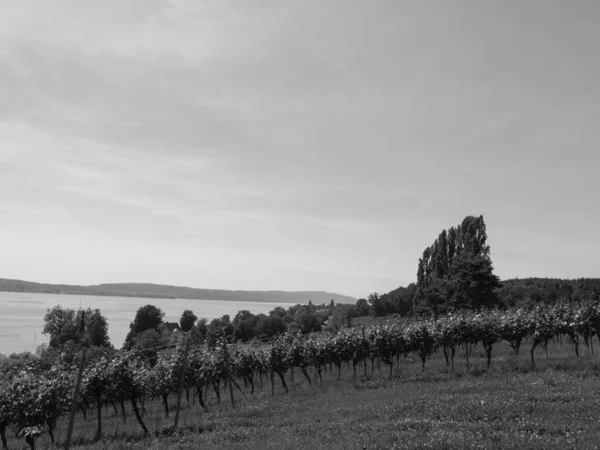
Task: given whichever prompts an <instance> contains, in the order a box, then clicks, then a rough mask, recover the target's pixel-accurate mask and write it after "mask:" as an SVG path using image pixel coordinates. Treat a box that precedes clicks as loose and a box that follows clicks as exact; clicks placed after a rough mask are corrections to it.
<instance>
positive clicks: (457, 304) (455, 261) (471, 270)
mask: <svg viewBox="0 0 600 450" xmlns="http://www.w3.org/2000/svg"><path fill="white" fill-rule="evenodd" d="M498 287H500V281H499V278H498V277H497V276H495V275H494V274H493V266H492V261H491V258H490V247H489V245H487V231H486V226H485V222H484V220H483V216H479V217H475V216H467V217H465V218H464V220H463V221H462V223H460V224H459V225H458V226H456V227H451V228H450V229H449V230H448V231H446V230H442V232H441V233H440V235H439V236H438V238H437V239H436V240H435V242H434V243H433V244H432V245H431V246H429V247H427V248H426V249H425V250H424V251H423V256H422V257H421V258H420V259H419V264H418V268H417V285H416V288H417V289H416V291H415V294H414V305H413V309H414V312H415V313H420V314H423V313H433V314H434V315H436V314H439V313H442V312H450V311H452V310H455V309H464V308H466V309H480V308H482V307H490V306H497V305H499V301H498V298H497V295H496V293H495V289H496V288H498Z"/></svg>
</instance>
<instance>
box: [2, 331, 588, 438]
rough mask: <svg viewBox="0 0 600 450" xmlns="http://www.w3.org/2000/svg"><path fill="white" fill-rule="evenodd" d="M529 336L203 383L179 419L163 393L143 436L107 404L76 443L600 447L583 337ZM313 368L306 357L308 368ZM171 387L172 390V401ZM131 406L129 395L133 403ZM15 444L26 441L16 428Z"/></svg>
mask: <svg viewBox="0 0 600 450" xmlns="http://www.w3.org/2000/svg"><path fill="white" fill-rule="evenodd" d="M529 346H530V344H529V343H528V342H527V343H525V344H524V345H523V349H522V350H523V351H522V352H521V356H515V355H514V352H513V350H512V349H511V348H510V347H509V346H508V345H506V344H504V343H501V344H498V345H496V346H495V347H494V354H493V363H492V366H491V368H490V369H489V370H488V369H487V363H486V358H485V352H484V350H483V348H482V346H481V345H478V346H476V347H475V348H474V349H473V350H472V354H471V355H470V364H469V369H467V366H466V361H465V359H464V353H463V354H461V352H458V353H457V358H456V364H455V371H454V372H452V371H448V370H447V368H446V364H445V360H444V357H443V355H442V353H441V351H440V352H438V353H437V354H436V355H434V356H433V357H432V358H431V359H430V360H429V361H428V363H427V367H426V369H425V372H424V373H421V364H420V361H418V358H413V357H412V356H411V355H409V356H408V357H405V358H401V359H400V364H398V365H397V366H395V370H394V372H393V377H392V378H391V379H390V378H389V372H388V370H387V367H388V366H386V365H384V364H381V367H380V369H379V368H378V365H375V369H374V371H373V372H371V367H370V364H367V370H368V376H366V377H365V376H364V371H363V367H362V366H361V367H360V370H358V374H359V375H358V376H357V378H356V379H354V377H353V371H352V368H351V367H346V365H344V370H342V377H341V379H340V380H339V381H338V380H337V371H336V370H335V367H334V370H333V373H330V372H329V370H327V371H326V373H325V375H324V377H323V385H322V387H319V385H318V384H317V383H312V385H308V383H307V381H306V380H305V379H304V378H303V377H302V376H301V374H300V373H299V371H298V370H297V369H296V376H295V378H294V383H291V382H290V374H288V376H287V379H288V385H289V386H290V392H289V393H287V394H286V393H285V391H284V390H283V388H282V387H281V384H280V383H279V380H277V383H276V385H275V393H274V395H273V396H271V386H270V382H267V381H266V380H265V382H264V384H263V386H262V388H261V386H260V384H259V383H258V382H257V383H256V385H257V389H256V391H255V393H254V394H253V395H251V394H250V393H249V392H250V391H249V389H244V388H243V386H242V390H243V393H240V392H239V391H237V390H235V400H236V407H235V408H232V407H231V405H230V404H229V403H228V401H227V400H228V396H226V395H224V394H222V400H221V402H220V403H218V402H217V399H216V397H215V393H214V392H213V391H212V390H208V398H207V399H206V400H207V404H206V406H207V407H206V409H204V408H202V407H200V405H199V404H198V403H197V402H196V401H195V400H194V399H192V398H190V402H189V403H188V402H187V401H186V400H185V396H184V400H183V403H182V410H181V416H180V421H179V428H178V430H177V431H176V432H175V433H173V428H172V427H173V414H172V415H171V416H170V417H167V418H165V416H164V408H163V405H162V404H161V402H160V401H159V400H156V401H152V402H151V401H149V400H147V401H146V404H145V408H146V414H145V417H144V420H145V422H146V425H147V426H148V428H149V430H150V434H151V436H150V437H146V436H145V435H144V434H143V432H142V430H141V429H140V427H139V424H138V423H137V422H136V420H135V418H134V417H133V413H132V412H131V411H130V408H128V409H127V418H126V419H125V420H123V418H122V417H121V416H120V414H115V411H113V410H112V407H111V408H109V409H108V411H107V413H105V414H104V424H103V428H104V430H106V431H105V433H104V437H103V439H102V440H101V441H99V442H95V443H94V442H93V436H94V433H95V430H96V429H95V423H96V419H95V414H94V412H93V411H91V410H90V411H89V412H88V414H87V418H85V419H84V418H83V416H82V415H81V414H78V415H77V417H76V424H75V433H74V444H75V445H73V446H72V448H82V449H90V450H91V449H94V450H100V449H103V450H104V449H140V450H141V449H146V450H150V449H171V448H182V449H192V448H266V449H295V448H305V449H306V448H333V449H347V448H357V449H380V448H382V449H383V448H389V449H392V448H397V449H402V448H415V449H417V448H421V449H471V448H484V449H515V448H525V449H563V450H564V449H594V448H600V360H599V359H598V356H597V355H593V354H592V353H591V350H590V349H589V348H587V347H582V348H581V352H580V356H579V357H576V356H575V354H574V352H573V350H572V348H571V346H570V345H567V344H566V343H564V342H563V343H561V341H553V342H551V343H550V344H549V345H548V356H547V355H546V353H545V351H544V350H543V349H542V348H539V349H536V351H535V353H536V365H535V367H534V366H532V364H531V361H530V358H529ZM311 370H312V368H309V372H310V373H311V376H312V372H311ZM175 402H176V398H175V395H171V396H170V397H169V403H170V404H171V407H172V408H173V409H174V407H175ZM127 406H129V405H127ZM66 425H67V419H66V417H65V416H63V417H62V418H61V419H59V422H58V426H57V430H56V431H55V437H56V445H51V444H50V441H49V437H48V436H47V434H46V433H44V434H43V435H42V436H41V437H40V438H39V439H38V441H37V446H36V448H49V449H53V448H62V446H63V445H64V438H65V435H66ZM8 444H9V448H10V449H21V448H27V446H26V445H25V442H24V441H23V440H22V439H15V438H14V434H12V433H10V436H9V442H8Z"/></svg>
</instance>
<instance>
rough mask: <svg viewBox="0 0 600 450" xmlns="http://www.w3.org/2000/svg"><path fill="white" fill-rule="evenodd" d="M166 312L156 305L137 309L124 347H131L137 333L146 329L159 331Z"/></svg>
mask: <svg viewBox="0 0 600 450" xmlns="http://www.w3.org/2000/svg"><path fill="white" fill-rule="evenodd" d="M164 317H165V313H164V312H162V311H161V310H160V308H157V307H156V306H154V305H146V306H142V307H141V308H140V309H138V310H137V313H136V314H135V318H134V319H133V322H131V323H130V324H129V333H128V334H127V337H126V338H125V344H124V345H123V347H124V348H125V349H127V350H129V349H131V348H132V347H133V345H134V343H135V337H136V335H138V334H140V333H143V332H144V331H146V330H154V331H158V327H159V326H160V325H161V324H162V323H163V318H164Z"/></svg>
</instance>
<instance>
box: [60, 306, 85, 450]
mask: <svg viewBox="0 0 600 450" xmlns="http://www.w3.org/2000/svg"><path fill="white" fill-rule="evenodd" d="M84 332H85V313H84V311H83V310H81V318H80V322H79V335H80V336H82V337H83V333H84ZM86 352H87V349H86V348H85V347H84V348H83V350H82V351H81V360H80V361H79V371H78V372H77V380H76V381H75V389H74V390H73V400H72V401H71V412H70V414H69V427H68V428H67V439H66V441H65V450H69V448H70V446H71V437H72V436H73V426H74V425H75V414H76V413H77V402H78V401H79V391H80V389H81V377H82V376H83V367H84V365H85V354H86Z"/></svg>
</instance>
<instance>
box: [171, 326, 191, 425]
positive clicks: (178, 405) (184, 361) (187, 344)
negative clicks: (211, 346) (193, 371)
mask: <svg viewBox="0 0 600 450" xmlns="http://www.w3.org/2000/svg"><path fill="white" fill-rule="evenodd" d="M189 350H190V337H189V336H188V337H187V341H186V343H185V350H184V351H183V364H182V367H181V376H180V377H179V389H178V390H177V409H176V410H175V424H174V425H173V431H175V430H177V425H178V424H179V410H180V409H181V393H182V392H183V384H184V382H185V370H186V368H187V358H188V351H189Z"/></svg>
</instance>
